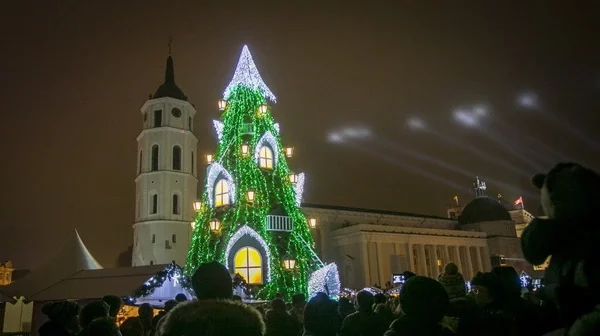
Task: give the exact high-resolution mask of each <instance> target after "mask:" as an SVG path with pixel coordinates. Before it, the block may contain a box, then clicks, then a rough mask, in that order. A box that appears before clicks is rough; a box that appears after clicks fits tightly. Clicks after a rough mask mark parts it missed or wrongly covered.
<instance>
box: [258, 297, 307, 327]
mask: <svg viewBox="0 0 600 336" xmlns="http://www.w3.org/2000/svg"><path fill="white" fill-rule="evenodd" d="M265 323H266V325H267V333H266V335H267V336H296V335H298V332H299V331H300V325H299V324H298V323H297V322H296V321H294V318H293V317H291V316H290V315H289V314H288V313H287V311H286V310H285V301H283V300H282V299H275V300H273V301H272V302H271V309H270V310H269V311H267V313H266V314H265Z"/></svg>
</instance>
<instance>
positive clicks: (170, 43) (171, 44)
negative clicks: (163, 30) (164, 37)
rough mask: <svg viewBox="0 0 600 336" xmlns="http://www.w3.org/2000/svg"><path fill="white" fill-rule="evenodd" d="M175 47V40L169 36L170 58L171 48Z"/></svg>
mask: <svg viewBox="0 0 600 336" xmlns="http://www.w3.org/2000/svg"><path fill="white" fill-rule="evenodd" d="M172 46H173V38H172V37H171V36H169V56H171V47H172Z"/></svg>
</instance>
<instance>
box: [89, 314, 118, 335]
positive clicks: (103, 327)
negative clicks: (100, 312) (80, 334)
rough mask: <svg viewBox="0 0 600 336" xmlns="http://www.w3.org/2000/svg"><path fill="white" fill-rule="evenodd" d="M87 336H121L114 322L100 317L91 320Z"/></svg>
mask: <svg viewBox="0 0 600 336" xmlns="http://www.w3.org/2000/svg"><path fill="white" fill-rule="evenodd" d="M86 328H87V330H88V335H89V336H121V332H120V331H119V327H117V325H116V324H115V320H114V319H113V318H112V317H110V316H106V317H101V318H97V319H95V320H93V321H92V322H91V323H90V324H89V325H88V326H87V327H86Z"/></svg>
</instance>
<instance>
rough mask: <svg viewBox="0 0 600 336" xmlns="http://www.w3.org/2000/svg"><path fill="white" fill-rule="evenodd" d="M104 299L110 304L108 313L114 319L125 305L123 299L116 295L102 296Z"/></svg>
mask: <svg viewBox="0 0 600 336" xmlns="http://www.w3.org/2000/svg"><path fill="white" fill-rule="evenodd" d="M102 301H104V302H106V304H107V305H108V315H109V316H110V317H112V318H114V319H116V318H117V315H118V314H119V311H120V310H121V307H123V301H122V300H121V298H120V297H118V296H116V295H106V296H105V297H103V298H102Z"/></svg>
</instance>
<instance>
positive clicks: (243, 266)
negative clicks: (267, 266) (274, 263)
mask: <svg viewBox="0 0 600 336" xmlns="http://www.w3.org/2000/svg"><path fill="white" fill-rule="evenodd" d="M233 268H234V270H235V273H239V274H240V275H241V276H243V277H244V279H246V281H247V282H248V284H262V283H263V279H262V257H261V255H260V252H258V250H257V249H255V248H252V247H242V248H241V249H239V250H238V251H237V253H236V254H235V256H234V257H233Z"/></svg>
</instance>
